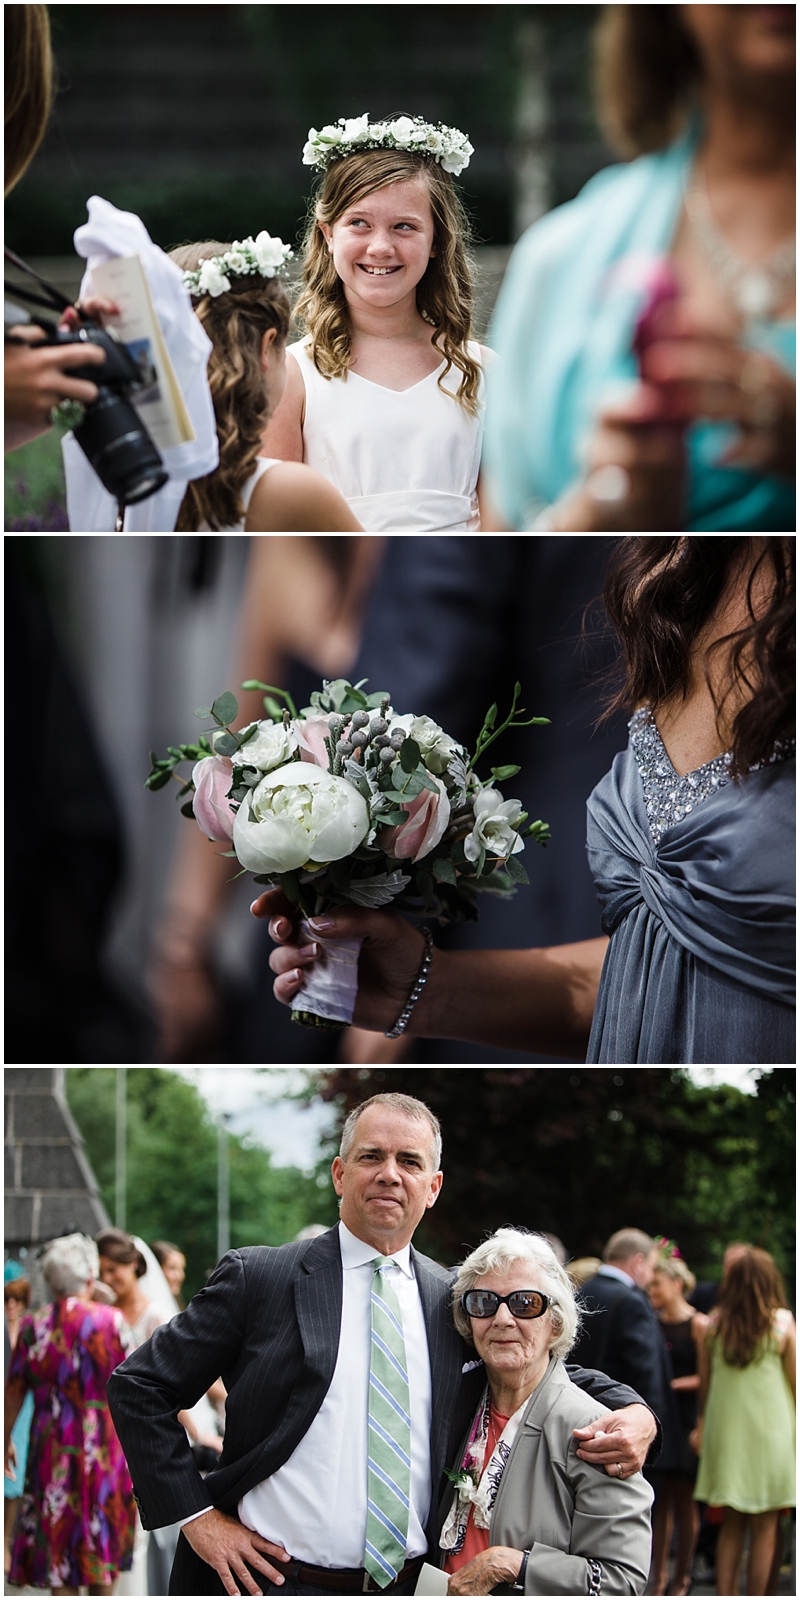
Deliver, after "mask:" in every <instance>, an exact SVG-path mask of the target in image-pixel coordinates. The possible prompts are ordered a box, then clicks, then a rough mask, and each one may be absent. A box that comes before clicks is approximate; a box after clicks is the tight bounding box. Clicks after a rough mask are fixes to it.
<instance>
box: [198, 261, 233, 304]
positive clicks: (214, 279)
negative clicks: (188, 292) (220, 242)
mask: <svg viewBox="0 0 800 1600" xmlns="http://www.w3.org/2000/svg"><path fill="white" fill-rule="evenodd" d="M199 288H200V290H201V292H202V293H203V294H210V295H211V297H212V299H215V298H216V296H217V295H218V294H225V293H226V291H227V290H228V289H230V282H229V280H228V279H227V278H226V276H225V274H224V272H222V271H221V270H220V268H219V267H218V266H217V264H216V262H215V261H204V262H202V264H201V267H200V278H199Z"/></svg>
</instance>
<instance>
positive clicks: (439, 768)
mask: <svg viewBox="0 0 800 1600" xmlns="http://www.w3.org/2000/svg"><path fill="white" fill-rule="evenodd" d="M410 733H411V737H412V739H415V740H416V742H417V744H418V745H419V748H420V754H421V756H422V759H423V761H424V763H425V765H426V767H427V768H428V770H429V771H430V772H436V773H439V772H446V771H447V768H448V765H449V763H450V761H451V760H452V758H453V756H454V755H455V753H456V751H457V750H458V745H457V744H456V742H455V739H451V738H450V735H449V733H445V732H444V729H443V728H440V727H439V724H438V722H434V721H433V719H432V717H414V718H413V720H412V723H411V728H410Z"/></svg>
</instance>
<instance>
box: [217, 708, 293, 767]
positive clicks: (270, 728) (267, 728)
mask: <svg viewBox="0 0 800 1600" xmlns="http://www.w3.org/2000/svg"><path fill="white" fill-rule="evenodd" d="M257 726H258V733H254V734H253V737H252V739H248V740H247V743H246V744H243V745H242V748H241V750H237V751H235V753H234V754H233V755H232V756H231V761H232V762H233V765H234V766H235V767H243V766H248V767H257V768H258V770H259V772H274V770H275V768H276V767H283V766H285V765H286V763H287V761H290V760H291V758H292V756H293V755H294V753H295V750H296V749H297V747H298V746H297V735H296V734H295V733H294V731H293V729H292V728H285V727H284V726H283V723H282V722H271V721H270V720H269V719H267V720H266V721H265V722H259V723H258V724H257Z"/></svg>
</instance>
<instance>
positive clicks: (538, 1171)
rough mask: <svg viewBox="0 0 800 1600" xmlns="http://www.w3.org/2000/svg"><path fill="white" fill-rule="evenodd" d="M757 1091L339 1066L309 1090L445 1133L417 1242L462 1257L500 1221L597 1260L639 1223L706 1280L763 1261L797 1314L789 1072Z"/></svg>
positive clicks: (684, 1079) (769, 1074) (345, 1107)
mask: <svg viewBox="0 0 800 1600" xmlns="http://www.w3.org/2000/svg"><path fill="white" fill-rule="evenodd" d="M756 1083H757V1092H756V1094H755V1095H752V1094H744V1093H742V1092H741V1091H740V1090H739V1089H736V1088H733V1087H732V1086H730V1085H728V1084H720V1085H718V1086H714V1087H709V1086H701V1085H697V1084H696V1083H694V1082H693V1080H692V1079H691V1078H690V1077H689V1074H688V1072H687V1071H686V1069H684V1068H680V1067H676V1068H664V1067H655V1068H651V1067H638V1068H630V1069H627V1070H626V1069H625V1068H618V1069H616V1070H607V1069H605V1068H588V1069H580V1070H579V1069H575V1070H573V1069H571V1068H569V1067H521V1068H508V1069H503V1068H482V1067H467V1068H459V1067H428V1068H416V1069H415V1068H404V1067H395V1068H390V1069H381V1068H360V1069H357V1068H342V1069H340V1070H338V1071H322V1072H317V1073H315V1074H313V1091H314V1092H316V1093H321V1094H322V1095H323V1098H325V1099H326V1100H333V1101H335V1103H336V1104H337V1106H338V1107H339V1110H340V1114H341V1117H344V1116H345V1115H346V1114H347V1112H348V1111H350V1110H351V1109H352V1107H353V1106H354V1105H356V1104H358V1103H359V1102H360V1101H362V1100H364V1099H367V1098H368V1097H369V1096H370V1095H372V1094H378V1093H382V1092H385V1091H399V1092H401V1093H406V1094H412V1095H415V1096H417V1097H418V1098H419V1099H421V1100H424V1101H425V1102H426V1103H427V1104H428V1105H429V1106H430V1107H431V1109H432V1110H433V1111H434V1112H435V1113H436V1115H437V1116H438V1117H439V1119H440V1121H441V1124H442V1133H443V1138H444V1158H443V1167H444V1174H445V1181H444V1186H443V1188H442V1192H441V1195H440V1197H439V1200H438V1201H437V1204H436V1206H435V1207H434V1209H433V1210H432V1211H430V1212H428V1213H427V1215H426V1217H425V1219H424V1222H423V1224H422V1225H421V1227H420V1229H419V1231H418V1235H417V1243H418V1244H419V1247H420V1248H421V1249H422V1250H427V1251H428V1252H429V1253H430V1254H432V1255H433V1256H435V1257H436V1258H437V1259H438V1260H440V1261H444V1262H454V1261H457V1260H459V1259H460V1258H461V1257H462V1256H463V1255H464V1254H465V1253H466V1251H467V1249H472V1248H473V1247H474V1246H475V1245H476V1244H478V1243H479V1241H480V1240H481V1239H482V1238H483V1237H484V1236H485V1235H486V1234H487V1233H488V1232H490V1231H491V1230H493V1229H494V1228H498V1227H500V1226H502V1225H503V1224H505V1223H516V1224H518V1225H522V1226H523V1227H528V1228H534V1229H541V1230H544V1231H546V1232H548V1233H555V1234H557V1235H558V1236H559V1238H561V1239H562V1240H563V1241H564V1244H565V1246H566V1248H567V1252H568V1254H569V1255H570V1256H571V1257H575V1256H581V1255H599V1254H600V1252H601V1250H602V1247H603V1245H604V1243H605V1241H606V1239H607V1238H609V1236H610V1235H611V1234H612V1233H613V1232H615V1231H616V1229H618V1228H622V1227H631V1226H633V1227H639V1228H644V1229H646V1230H647V1231H648V1232H649V1233H652V1234H654V1235H656V1234H666V1235H667V1237H668V1238H672V1239H675V1240H676V1241H677V1243H678V1245H679V1247H680V1250H681V1254H682V1255H683V1257H684V1259H685V1260H686V1261H687V1262H688V1264H689V1266H690V1267H691V1269H692V1271H693V1272H694V1273H695V1274H696V1275H697V1277H698V1278H699V1279H715V1278H718V1277H719V1275H720V1268H721V1264H722V1256H723V1252H724V1250H725V1247H726V1245H727V1244H729V1243H731V1241H732V1240H734V1239H744V1240H747V1241H749V1242H750V1243H751V1244H757V1245H760V1246H762V1247H763V1248H764V1249H766V1250H769V1251H770V1252H771V1253H772V1254H773V1255H774V1257H775V1259H776V1261H777V1263H778V1266H779V1267H780V1268H781V1270H782V1272H783V1273H784V1274H785V1276H786V1286H787V1291H788V1294H789V1296H790V1299H791V1301H792V1303H794V1283H793V1280H794V1267H795V1233H794V1191H795V1074H794V1071H790V1070H785V1069H782V1068H777V1069H774V1070H763V1071H759V1072H758V1075H757V1080H756Z"/></svg>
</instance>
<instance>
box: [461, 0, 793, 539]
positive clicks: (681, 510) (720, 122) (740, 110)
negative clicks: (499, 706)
mask: <svg viewBox="0 0 800 1600" xmlns="http://www.w3.org/2000/svg"><path fill="white" fill-rule="evenodd" d="M598 89H599V102H600V120H601V123H602V124H603V126H604V128H605V130H606V132H607V135H608V137H609V138H610V140H611V142H612V143H613V144H614V145H616V147H617V149H618V150H619V151H620V153H621V154H622V155H623V157H624V158H625V159H626V160H629V158H631V157H634V158H635V159H633V160H630V164H629V165H628V166H617V167H611V168H608V169H607V170H606V171H604V172H600V173H598V174H597V175H596V176H595V177H594V178H592V179H591V180H590V182H589V183H588V184H587V185H586V187H585V189H583V190H582V192H581V193H580V194H579V195H578V197H577V199H575V200H572V201H570V202H569V204H567V205H566V206H559V207H558V208H557V209H556V210H555V211H552V212H551V213H550V214H549V215H548V216H545V217H543V218H542V219H541V220H540V221H539V222H537V223H535V224H534V226H533V228H531V229H530V230H529V232H528V233H526V234H525V235H524V236H523V238H522V239H521V241H520V243H519V244H518V245H517V247H516V250H515V252H514V255H513V257H512V259H511V263H510V266H509V269H508V272H507V274H506V278H505V281H504V283H503V287H502V290H501V292H500V298H499V300H498V305H497V310H496V313H495V320H494V327H493V336H492V342H493V344H494V347H495V349H496V350H497V352H498V355H499V357H500V359H499V361H498V362H497V363H496V368H495V370H494V371H492V372H490V374H489V396H488V407H487V421H486V427H487V434H486V453H485V454H486V463H487V478H488V488H489V493H490V496H491V498H492V499H493V500H494V502H495V505H496V508H497V512H498V513H499V520H496V521H492V520H488V517H490V516H491V513H489V512H488V507H487V506H484V526H488V527H498V528H499V527H506V528H516V529H523V528H546V529H550V530H562V529H563V530H580V529H586V530H590V529H593V530H595V531H601V532H602V531H613V530H617V529H618V530H620V531H625V530H627V531H631V532H633V531H635V532H641V531H647V530H652V531H659V530H661V531H668V532H673V531H674V530H675V529H680V528H684V529H693V530H695V531H698V532H702V531H703V530H718V531H724V532H735V531H737V530H739V529H746V530H747V531H748V532H751V531H758V530H760V529H761V530H769V531H770V532H780V531H782V530H786V531H791V532H794V528H795V489H794V477H795V462H794V450H795V384H794V343H795V323H794V317H795V289H794V275H795V254H794V228H795V216H794V207H795V198H794V186H795V178H794V159H795V158H794V142H795V138H794V135H795V9H794V7H793V6H743V5H686V6H647V5H645V6H642V5H614V6H608V7H606V8H605V9H604V15H603V17H602V19H601V22H600V29H599V35H598ZM659 258H660V259H661V260H662V261H665V262H666V263H667V264H668V267H669V270H670V272H671V273H672V274H673V275H674V279H675V281H676V283H677V286H678V298H677V300H675V301H674V302H673V303H672V304H670V305H669V306H668V307H666V308H665V310H664V311H663V313H662V321H661V323H660V325H657V326H654V328H653V332H654V334H655V342H653V343H651V344H650V345H649V347H648V348H647V349H646V350H645V352H644V355H643V357H642V371H641V378H640V377H639V372H638V370H637V363H636V358H635V356H634V353H633V348H632V345H633V334H634V327H635V324H636V321H637V317H638V316H639V314H640V311H641V308H642V304H643V300H644V295H645V293H646V290H645V288H644V285H643V284H642V283H641V277H642V265H643V263H644V264H648V265H652V263H653V261H654V260H658V259H659Z"/></svg>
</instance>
